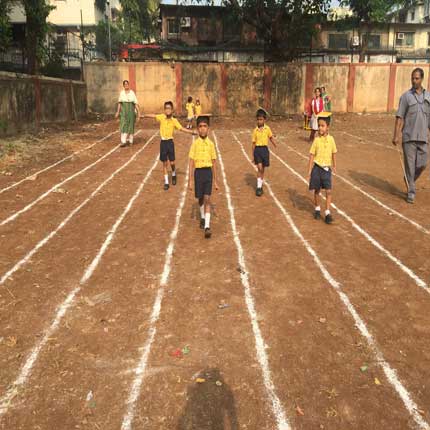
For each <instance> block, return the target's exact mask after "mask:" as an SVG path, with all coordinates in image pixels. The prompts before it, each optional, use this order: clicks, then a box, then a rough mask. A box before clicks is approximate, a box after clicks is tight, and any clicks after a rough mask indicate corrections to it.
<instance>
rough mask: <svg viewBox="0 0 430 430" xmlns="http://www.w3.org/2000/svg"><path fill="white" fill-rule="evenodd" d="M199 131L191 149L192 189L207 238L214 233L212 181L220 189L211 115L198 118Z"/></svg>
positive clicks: (201, 226)
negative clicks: (210, 133)
mask: <svg viewBox="0 0 430 430" xmlns="http://www.w3.org/2000/svg"><path fill="white" fill-rule="evenodd" d="M197 131H198V134H199V137H198V138H197V139H196V140H195V141H194V142H193V144H192V145H191V149H190V154H189V157H190V183H189V187H190V190H192V189H193V183H192V180H193V178H194V192H195V197H196V199H198V200H199V207H200V228H202V229H204V230H205V238H206V239H209V238H210V237H211V235H212V232H211V228H210V219H211V201H210V199H211V195H212V182H213V183H214V185H215V189H216V190H218V183H217V171H216V152H215V145H214V143H213V142H212V141H211V140H210V139H209V138H208V131H209V117H207V116H199V117H198V118H197Z"/></svg>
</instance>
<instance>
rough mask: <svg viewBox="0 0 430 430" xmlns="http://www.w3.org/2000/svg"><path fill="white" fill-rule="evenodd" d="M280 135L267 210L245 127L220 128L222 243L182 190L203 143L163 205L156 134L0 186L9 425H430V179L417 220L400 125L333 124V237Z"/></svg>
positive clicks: (3, 366) (298, 159)
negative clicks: (396, 141)
mask: <svg viewBox="0 0 430 430" xmlns="http://www.w3.org/2000/svg"><path fill="white" fill-rule="evenodd" d="M351 124H352V125H354V124H357V125H358V124H359V125H360V127H354V126H351ZM270 125H271V126H272V129H273V130H274V132H275V134H276V135H277V137H278V142H279V146H278V148H277V149H276V150H274V151H273V153H272V156H271V166H270V168H269V170H268V174H267V184H268V185H266V186H265V193H264V195H263V196H262V197H261V198H256V197H255V183H256V179H255V172H254V168H253V166H252V164H251V163H250V162H249V160H248V159H247V157H250V155H251V148H250V130H251V129H252V126H253V123H252V121H242V122H241V126H240V128H237V129H234V130H232V129H231V122H229V121H225V120H223V121H218V122H215V124H214V125H213V127H212V129H213V131H214V132H215V135H211V137H212V138H213V139H214V140H216V142H217V149H218V151H219V154H220V155H221V158H220V159H219V164H218V171H219V179H218V183H219V186H220V189H219V191H218V192H214V196H213V208H212V214H213V217H212V229H213V237H212V239H210V240H205V239H204V238H203V233H202V231H201V230H200V229H199V228H198V207H197V205H196V202H195V199H194V196H193V193H192V192H190V191H189V190H187V187H186V180H187V177H188V171H187V153H188V149H189V146H190V144H191V137H189V136H188V135H184V134H178V135H177V137H176V151H177V166H178V184H177V185H176V187H171V188H170V190H169V191H168V192H165V191H163V189H162V169H161V165H160V163H159V162H157V156H158V149H159V141H158V139H159V138H158V136H157V135H156V129H155V128H154V124H153V123H152V122H146V121H145V122H143V123H141V124H140V127H141V128H142V130H141V131H140V133H139V135H138V137H137V138H136V144H135V145H133V146H131V147H127V148H116V146H117V145H118V135H117V134H113V135H110V136H108V137H107V138H105V139H104V140H101V141H100V142H98V143H97V144H96V145H94V146H93V147H91V148H89V149H85V147H86V146H88V145H90V144H92V143H95V142H96V141H98V140H100V139H102V138H103V137H104V136H107V135H108V134H109V133H111V132H112V131H114V130H115V124H114V123H108V124H106V125H105V126H104V127H103V130H100V129H99V130H98V131H97V132H95V131H94V132H93V134H91V133H89V135H88V136H86V142H85V145H81V146H79V148H78V149H84V150H83V151H81V152H79V153H77V154H75V155H74V156H73V157H70V158H69V159H67V160H65V161H64V162H61V163H59V164H58V165H56V166H53V167H52V168H49V169H47V170H46V171H44V172H41V173H39V174H38V175H37V177H35V178H31V179H33V180H25V181H23V182H22V183H19V184H18V185H16V186H14V187H12V188H8V187H10V185H12V184H13V183H14V182H17V181H19V180H20V179H23V178H25V177H26V176H27V175H32V174H34V172H37V171H38V170H41V169H44V168H46V167H49V165H50V164H52V163H55V162H56V161H58V160H60V159H61V157H64V156H66V155H67V153H66V154H64V153H62V155H61V156H60V155H59V156H58V158H55V157H52V154H51V156H50V157H49V159H46V160H41V161H40V163H39V164H40V165H39V166H35V165H34V163H32V164H31V165H29V166H28V168H26V166H23V167H22V168H21V169H20V170H17V171H15V172H14V175H13V176H12V177H7V176H3V177H2V178H0V179H1V180H0V192H1V194H0V199H1V203H2V204H1V205H0V244H1V249H2V253H1V255H0V428H1V429H7V430H30V429H32V430H33V429H38V430H39V429H40V430H41V429H43V430H45V429H47V430H48V429H67V430H69V429H103V430H110V429H112V430H113V429H121V430H128V429H154V430H161V429H162V430H172V429H175V430H206V429H207V430H209V429H211V430H212V429H213V430H239V429H249V430H256V429H258V430H271V429H279V430H286V429H303V430H305V429H306V430H308V429H329V430H332V429H339V430H346V429H348V430H350V429H359V430H365V429H366V430H370V429H372V430H373V429H375V430H381V429H384V430H385V429H390V430H397V429H399V430H404V429H416V428H418V429H429V428H430V424H429V423H430V382H429V381H430V342H429V339H430V324H429V315H430V260H429V256H430V218H429V215H430V203H429V202H430V183H429V178H428V172H426V173H425V174H424V176H423V177H422V178H421V179H420V181H419V186H418V195H417V201H416V204H415V205H413V206H410V205H407V204H406V203H405V202H404V196H403V193H404V190H403V187H404V185H403V182H402V177H401V170H400V165H399V156H398V154H397V152H396V151H394V150H393V148H392V147H391V146H390V134H391V129H392V118H390V117H388V116H383V115H381V116H370V115H364V116H336V117H335V123H334V125H333V128H332V134H333V135H334V137H335V138H336V142H337V145H338V149H339V154H338V177H336V178H335V179H334V183H335V185H334V202H335V205H336V208H337V209H338V211H336V210H334V211H333V215H334V218H335V222H334V224H333V225H332V226H326V225H325V224H324V223H323V222H322V221H321V222H317V221H314V220H313V218H312V210H313V208H312V202H311V195H310V194H309V192H308V191H307V186H306V184H305V183H304V182H303V178H304V177H305V176H306V170H307V160H306V158H307V152H308V149H309V144H308V143H307V142H306V139H305V138H306V137H307V134H306V133H305V132H304V131H303V130H301V129H300V124H299V122H298V121H292V120H288V121H287V120H273V121H272V122H271V123H270ZM103 132H104V134H103ZM12 178H13V180H12ZM6 188H8V189H6ZM3 189H5V191H1V190H3ZM181 350H183V351H184V352H183V353H182V352H180V351H181ZM178 351H179V352H178ZM175 352H176V356H175ZM177 355H180V356H177Z"/></svg>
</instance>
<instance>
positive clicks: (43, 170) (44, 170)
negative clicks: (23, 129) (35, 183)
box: [0, 131, 118, 194]
mask: <svg viewBox="0 0 430 430" xmlns="http://www.w3.org/2000/svg"><path fill="white" fill-rule="evenodd" d="M115 133H118V132H117V131H113V132H112V133H109V134H108V135H107V136H105V137H102V138H101V139H99V140H97V141H96V142H94V143H93V144H91V145H89V146H87V147H85V148H83V149H80V150H79V151H76V152H73V153H72V154H70V155H68V156H67V157H64V158H62V159H61V160H59V161H57V162H55V163H54V164H51V165H50V166H48V167H45V168H44V169H42V170H39V171H38V172H35V173H33V174H31V175H28V176H26V177H25V178H23V179H21V180H20V181H18V182H14V183H13V184H12V185H9V186H7V187H5V188H2V189H1V190H0V194H1V193H4V192H5V191H7V190H10V189H11V188H14V187H16V186H18V185H19V184H22V183H23V182H25V181H28V180H29V178H31V177H33V176H38V175H40V174H41V173H44V172H46V171H47V170H50V169H52V168H53V167H55V166H58V165H59V164H61V163H63V162H64V161H66V160H68V159H69V158H72V157H74V156H75V155H78V154H80V153H81V152H84V151H88V150H89V149H91V148H92V147H93V146H95V145H97V144H99V143H101V142H103V141H104V140H106V139H109V138H110V137H111V136H112V135H113V134H115Z"/></svg>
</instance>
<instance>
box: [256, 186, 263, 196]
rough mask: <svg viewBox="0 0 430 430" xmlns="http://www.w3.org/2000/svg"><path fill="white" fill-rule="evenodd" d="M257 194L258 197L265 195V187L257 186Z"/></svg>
mask: <svg viewBox="0 0 430 430" xmlns="http://www.w3.org/2000/svg"><path fill="white" fill-rule="evenodd" d="M255 195H256V196H257V197H261V196H262V195H263V188H257V189H256V190H255Z"/></svg>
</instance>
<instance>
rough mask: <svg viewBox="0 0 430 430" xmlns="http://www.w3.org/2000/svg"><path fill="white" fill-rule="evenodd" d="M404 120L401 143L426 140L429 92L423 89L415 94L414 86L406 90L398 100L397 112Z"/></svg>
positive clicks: (429, 125) (429, 112) (429, 106)
mask: <svg viewBox="0 0 430 430" xmlns="http://www.w3.org/2000/svg"><path fill="white" fill-rule="evenodd" d="M396 116H398V117H399V118H402V119H403V120H404V126H403V143H406V142H427V140H428V131H429V127H430V93H429V92H427V91H426V90H424V89H423V92H422V93H421V94H417V92H416V91H415V89H414V88H411V89H410V90H408V91H406V92H405V93H404V94H403V95H402V96H401V97H400V102H399V109H398V110H397V114H396Z"/></svg>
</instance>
